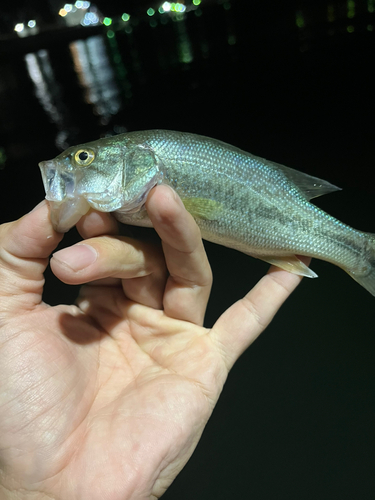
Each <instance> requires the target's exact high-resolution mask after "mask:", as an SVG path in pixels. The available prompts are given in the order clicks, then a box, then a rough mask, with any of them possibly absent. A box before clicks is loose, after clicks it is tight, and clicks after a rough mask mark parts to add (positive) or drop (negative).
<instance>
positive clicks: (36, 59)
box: [25, 50, 63, 127]
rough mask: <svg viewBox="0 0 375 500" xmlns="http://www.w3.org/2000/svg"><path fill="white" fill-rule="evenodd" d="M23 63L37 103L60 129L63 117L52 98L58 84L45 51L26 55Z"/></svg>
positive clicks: (56, 93)
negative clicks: (33, 88)
mask: <svg viewBox="0 0 375 500" xmlns="http://www.w3.org/2000/svg"><path fill="white" fill-rule="evenodd" d="M25 61H26V67H27V71H28V73H29V76H30V78H31V80H32V82H33V83H34V86H35V94H36V97H37V99H38V101H39V102H40V104H41V105H42V108H43V109H44V111H45V112H46V113H47V115H48V116H49V117H50V119H51V120H52V121H53V122H54V123H56V125H58V126H59V127H61V126H62V124H63V116H62V114H61V113H60V111H59V110H58V109H57V106H56V105H55V103H54V97H56V95H58V90H57V89H58V84H57V82H56V80H55V77H54V74H53V70H52V66H51V63H50V60H49V57H48V53H47V51H46V50H39V51H38V52H37V53H36V54H34V53H32V54H26V55H25Z"/></svg>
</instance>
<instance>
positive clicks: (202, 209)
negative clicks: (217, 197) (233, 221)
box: [182, 198, 223, 220]
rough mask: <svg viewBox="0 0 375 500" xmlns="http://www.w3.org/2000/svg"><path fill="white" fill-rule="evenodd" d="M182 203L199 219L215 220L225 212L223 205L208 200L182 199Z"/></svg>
mask: <svg viewBox="0 0 375 500" xmlns="http://www.w3.org/2000/svg"><path fill="white" fill-rule="evenodd" d="M182 203H183V204H184V205H185V208H186V210H187V211H188V212H190V213H191V215H192V216H193V217H196V218H197V219H205V220H215V219H218V218H219V216H220V214H221V212H222V211H223V206H222V204H221V203H219V202H218V201H214V200H209V199H207V198H182Z"/></svg>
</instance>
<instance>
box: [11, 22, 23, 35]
mask: <svg viewBox="0 0 375 500" xmlns="http://www.w3.org/2000/svg"><path fill="white" fill-rule="evenodd" d="M24 28H25V26H24V24H23V23H18V24H16V25H15V27H14V31H17V33H21V31H23V30H24Z"/></svg>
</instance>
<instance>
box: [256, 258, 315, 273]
mask: <svg viewBox="0 0 375 500" xmlns="http://www.w3.org/2000/svg"><path fill="white" fill-rule="evenodd" d="M259 258H260V259H262V260H264V261H265V262H268V263H269V264H272V265H273V266H276V267H280V268H281V269H284V271H288V272H289V273H292V274H298V275H299V276H306V277H307V278H317V277H318V275H317V274H316V273H314V271H312V270H311V269H310V268H309V267H307V266H306V264H304V263H303V262H302V261H301V260H299V258H298V257H296V256H295V255H287V256H285V257H278V256H268V255H267V256H266V257H259Z"/></svg>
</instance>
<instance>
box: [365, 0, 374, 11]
mask: <svg viewBox="0 0 375 500" xmlns="http://www.w3.org/2000/svg"><path fill="white" fill-rule="evenodd" d="M367 10H368V11H369V12H374V11H375V0H368V1H367Z"/></svg>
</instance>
